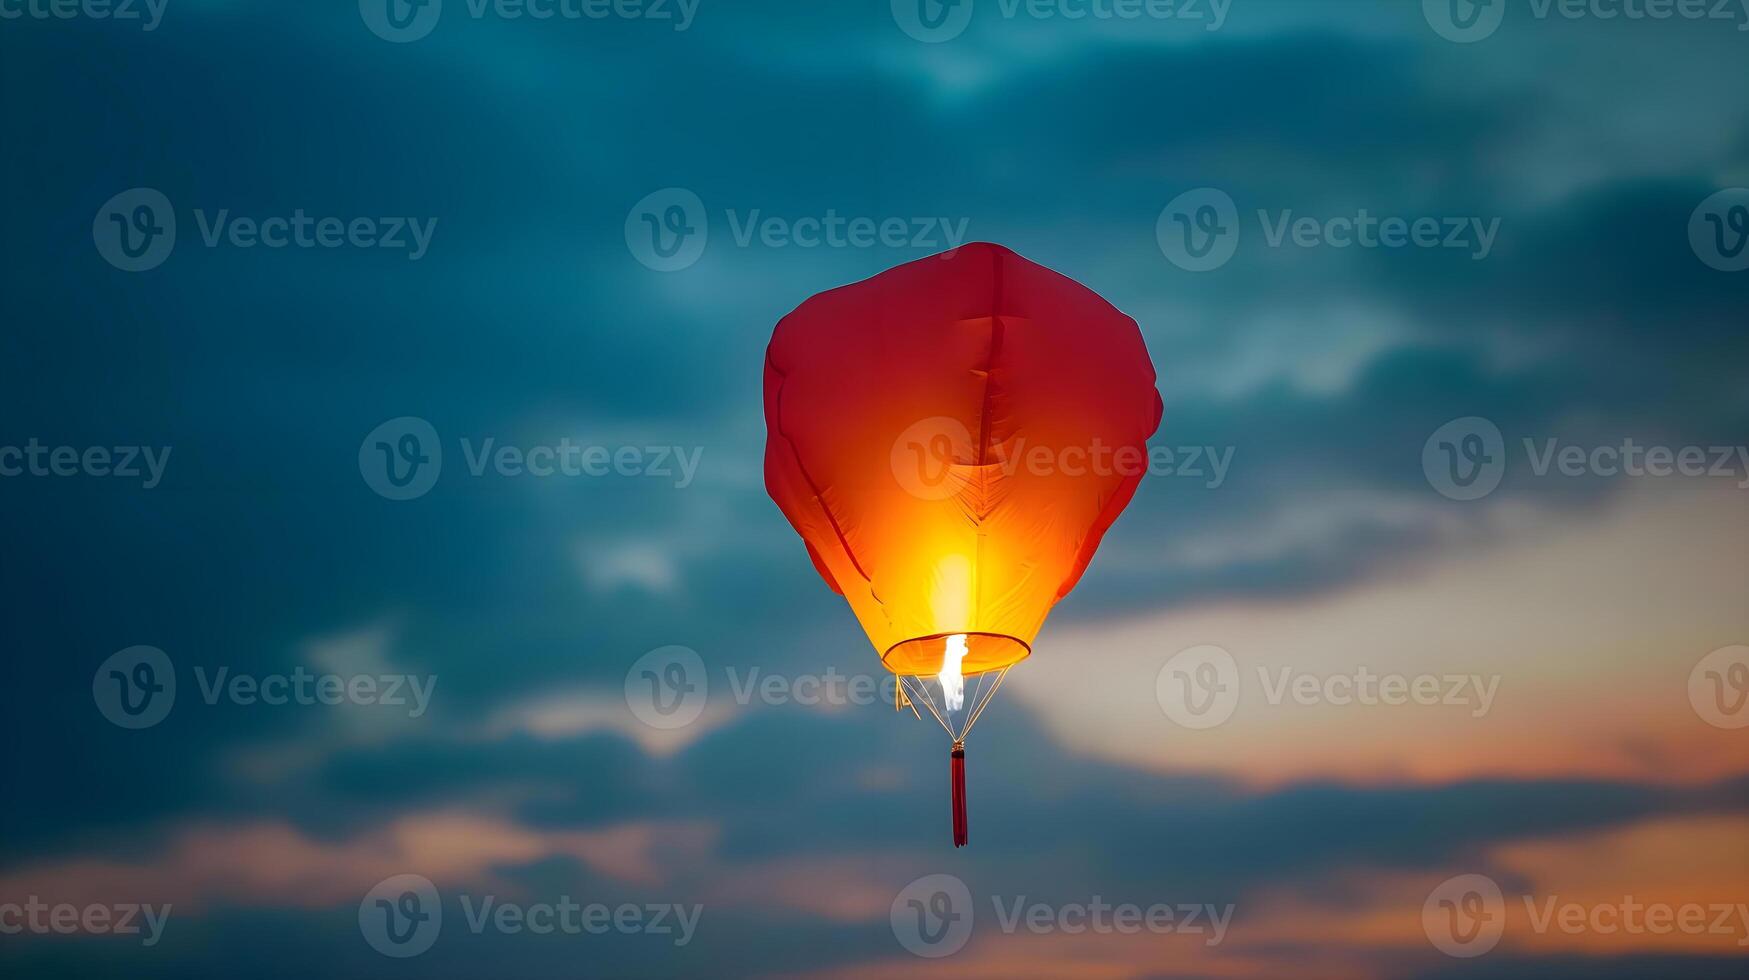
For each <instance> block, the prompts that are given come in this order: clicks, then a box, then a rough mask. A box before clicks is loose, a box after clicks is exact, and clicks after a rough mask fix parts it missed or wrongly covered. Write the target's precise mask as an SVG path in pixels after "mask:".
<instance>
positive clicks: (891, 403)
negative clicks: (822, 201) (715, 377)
mask: <svg viewBox="0 0 1749 980" xmlns="http://www.w3.org/2000/svg"><path fill="white" fill-rule="evenodd" d="M1159 423H1160V397H1159V395H1158V393H1157V392H1156V391H1155V389H1154V366H1153V364H1152V362H1150V361H1149V360H1148V351H1147V348H1146V347H1145V346H1144V345H1143V343H1142V336H1141V332H1140V331H1139V330H1137V328H1136V324H1135V321H1134V320H1131V319H1130V318H1129V317H1127V316H1125V315H1124V314H1122V313H1120V312H1119V311H1118V310H1117V309H1115V308H1114V307H1112V306H1111V304H1109V303H1107V302H1106V301H1105V300H1103V299H1101V298H1100V297H1099V296H1098V295H1096V294H1095V293H1093V292H1092V291H1091V290H1089V289H1087V288H1086V287H1084V286H1082V285H1080V284H1079V283H1077V282H1075V281H1074V280H1071V279H1068V278H1066V277H1064V276H1062V275H1059V274H1057V273H1055V272H1052V271H1051V270H1049V269H1046V268H1044V267H1043V266H1040V265H1038V264H1036V263H1033V262H1029V261H1027V260H1026V259H1024V258H1021V257H1020V256H1018V255H1016V254H1014V253H1013V252H1011V251H1009V250H1007V249H1005V248H1002V247H1001V246H998V245H989V244H984V243H978V244H972V245H966V246H963V247H961V248H959V249H957V250H956V251H953V252H950V253H947V254H945V255H940V256H934V257H931V258H927V259H921V260H918V261H916V262H910V263H907V264H905V265H901V266H899V267H897V268H894V269H889V270H888V271H886V272H883V273H881V274H880V275H878V276H875V277H874V278H872V279H867V280H864V281H863V282H859V283H855V284H853V285H849V286H844V287H842V288H839V289H833V290H828V291H827V292H824V293H821V294H819V295H817V296H814V297H812V298H811V299H809V300H808V301H807V302H805V303H803V304H802V305H801V306H800V307H798V308H797V309H796V310H795V312H793V313H791V314H790V315H789V316H786V317H784V318H783V320H782V321H781V322H780V323H778V325H777V329H776V331H775V332H774V333H773V334H772V338H771V346H770V347H769V348H768V349H767V351H766V361H765V424H766V431H767V439H766V445H765V484H766V488H767V490H769V491H770V493H771V497H772V499H773V500H775V501H776V502H777V505H778V506H779V507H780V508H782V510H783V513H784V516H785V517H787V518H789V521H790V523H791V524H792V525H794V527H795V529H796V531H797V532H798V533H799V534H801V536H802V540H803V541H804V542H805V543H806V544H807V549H808V555H809V557H811V558H812V559H813V561H814V567H815V568H816V569H817V570H818V571H819V573H820V576H821V577H822V578H824V579H825V580H826V584H827V585H830V586H831V587H832V589H833V591H835V592H838V593H840V594H842V595H843V596H844V597H845V599H846V600H848V601H849V603H850V608H851V609H852V611H854V612H855V613H856V618H857V620H858V621H859V622H861V624H862V628H863V630H864V631H865V632H867V633H868V637H869V640H870V641H871V642H872V643H873V644H874V648H875V651H876V652H877V653H878V654H880V658H881V663H882V664H883V665H884V666H885V667H886V668H887V669H888V670H889V671H892V672H893V673H894V674H896V675H897V676H898V679H899V687H898V696H897V703H898V707H900V708H907V707H909V708H911V710H912V711H913V712H915V711H916V705H919V704H921V705H922V706H923V707H924V708H925V709H926V710H928V712H929V713H930V714H932V715H933V716H935V718H936V720H938V721H940V722H941V725H942V727H943V728H945V729H947V732H948V734H949V735H950V736H951V737H952V738H953V751H952V764H951V774H952V780H951V785H952V789H953V801H954V805H953V811H954V844H955V846H960V845H964V844H965V843H966V806H965V739H966V735H967V734H968V733H969V732H970V731H971V728H972V725H973V724H974V723H975V722H976V721H977V719H978V715H979V713H980V712H981V711H982V710H983V709H984V706H985V705H986V704H988V703H989V700H990V698H991V696H993V695H994V694H995V693H996V689H997V687H998V686H1000V685H1001V683H1002V679H1003V677H1005V676H1006V675H1007V672H1008V669H1009V668H1010V667H1012V666H1014V665H1015V664H1017V663H1019V662H1020V661H1022V660H1024V659H1026V658H1027V657H1028V656H1030V655H1031V653H1032V644H1033V640H1034V638H1035V637H1036V636H1037V635H1038V631H1039V628H1040V627H1041V626H1042V625H1044V621H1045V617H1046V616H1047V615H1049V614H1050V611H1051V607H1052V606H1054V605H1056V603H1057V600H1059V599H1061V598H1062V597H1063V596H1065V595H1067V594H1068V593H1069V590H1070V589H1072V588H1074V586H1075V583H1076V582H1077V581H1078V580H1079V579H1080V578H1081V573H1082V572H1083V571H1084V570H1085V569H1086V567H1087V563H1088V561H1089V560H1090V559H1091V558H1092V557H1093V552H1094V551H1095V550H1096V549H1097V548H1098V547H1099V542H1100V539H1101V538H1102V537H1103V536H1104V534H1105V532H1106V529H1107V528H1109V527H1110V526H1111V523H1112V522H1113V521H1114V520H1116V519H1117V516H1118V514H1120V513H1121V512H1122V511H1123V509H1124V507H1125V505H1127V504H1128V503H1129V501H1130V497H1131V496H1132V495H1133V494H1134V493H1135V490H1136V485H1137V483H1138V482H1140V480H1141V477H1142V474H1143V472H1145V470H1146V468H1147V440H1148V438H1149V437H1150V436H1152V435H1153V434H1154V430H1155V429H1156V428H1157V427H1158V425H1159ZM919 717H921V715H920V714H919Z"/></svg>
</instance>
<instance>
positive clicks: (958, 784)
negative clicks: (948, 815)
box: [952, 742, 966, 847]
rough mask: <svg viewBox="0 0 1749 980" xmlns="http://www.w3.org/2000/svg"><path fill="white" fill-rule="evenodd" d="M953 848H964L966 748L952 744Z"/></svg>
mask: <svg viewBox="0 0 1749 980" xmlns="http://www.w3.org/2000/svg"><path fill="white" fill-rule="evenodd" d="M952 768H953V846H955V847H964V846H966V746H965V743H964V742H955V743H953V761H952Z"/></svg>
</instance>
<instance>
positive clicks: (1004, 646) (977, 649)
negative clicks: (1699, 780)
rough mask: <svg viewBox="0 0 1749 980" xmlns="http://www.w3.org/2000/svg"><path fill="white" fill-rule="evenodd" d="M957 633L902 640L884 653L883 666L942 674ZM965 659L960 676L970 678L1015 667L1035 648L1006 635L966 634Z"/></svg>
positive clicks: (897, 670)
mask: <svg viewBox="0 0 1749 980" xmlns="http://www.w3.org/2000/svg"><path fill="white" fill-rule="evenodd" d="M954 635H958V634H956V633H935V634H932V635H930V636H918V637H913V638H911V639H909V640H902V641H900V642H898V643H895V644H893V645H892V647H890V648H889V649H888V650H887V652H886V653H884V654H881V663H882V664H883V665H884V666H885V667H886V668H887V669H888V670H890V671H892V672H893V673H895V674H909V675H913V676H915V675H929V674H938V673H940V672H941V661H942V656H943V654H944V653H945V651H946V649H947V642H946V641H947V638H948V637H950V636H954ZM963 635H964V636H965V638H966V656H965V659H964V660H962V661H961V662H960V673H961V674H963V675H965V676H967V677H970V676H972V675H973V674H981V673H983V672H985V671H987V670H1001V669H1002V668H1003V667H1012V666H1013V665H1015V664H1017V663H1020V662H1021V661H1022V660H1025V659H1026V658H1027V657H1030V656H1032V647H1029V646H1027V645H1026V644H1025V643H1024V642H1022V641H1020V640H1018V639H1016V638H1014V637H1012V636H1008V635H1006V634H1004V633H965V634H963Z"/></svg>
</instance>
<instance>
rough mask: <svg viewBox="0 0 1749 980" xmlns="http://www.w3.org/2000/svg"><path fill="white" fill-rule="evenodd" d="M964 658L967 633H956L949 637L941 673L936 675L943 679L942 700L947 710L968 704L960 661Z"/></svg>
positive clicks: (940, 679)
mask: <svg viewBox="0 0 1749 980" xmlns="http://www.w3.org/2000/svg"><path fill="white" fill-rule="evenodd" d="M964 659H966V635H965V634H964V633H955V634H954V635H952V636H950V637H948V638H947V650H946V651H944V652H943V653H942V656H941V673H939V674H936V675H935V677H936V679H937V680H939V681H941V700H942V701H943V702H945V704H944V708H945V710H947V711H958V710H960V709H961V708H963V707H965V706H966V679H965V678H964V677H963V676H961V675H960V661H962V660H964Z"/></svg>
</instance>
